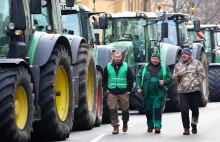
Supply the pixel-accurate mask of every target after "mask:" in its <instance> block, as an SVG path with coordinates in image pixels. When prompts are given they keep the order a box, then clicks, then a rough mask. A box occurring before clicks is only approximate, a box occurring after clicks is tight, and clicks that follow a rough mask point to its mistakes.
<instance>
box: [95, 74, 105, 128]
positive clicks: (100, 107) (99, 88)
mask: <svg viewBox="0 0 220 142" xmlns="http://www.w3.org/2000/svg"><path fill="white" fill-rule="evenodd" d="M96 94H97V96H96V99H97V104H96V110H97V111H96V122H95V127H99V126H100V125H101V124H102V114H103V89H102V75H101V72H99V71H97V93H96Z"/></svg>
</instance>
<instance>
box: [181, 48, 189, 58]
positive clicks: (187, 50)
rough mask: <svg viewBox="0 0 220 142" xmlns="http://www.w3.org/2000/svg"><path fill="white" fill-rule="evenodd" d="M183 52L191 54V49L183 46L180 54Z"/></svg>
mask: <svg viewBox="0 0 220 142" xmlns="http://www.w3.org/2000/svg"><path fill="white" fill-rule="evenodd" d="M183 53H186V54H188V55H190V56H191V55H192V53H191V51H190V49H189V48H184V49H183V50H182V53H181V54H183Z"/></svg>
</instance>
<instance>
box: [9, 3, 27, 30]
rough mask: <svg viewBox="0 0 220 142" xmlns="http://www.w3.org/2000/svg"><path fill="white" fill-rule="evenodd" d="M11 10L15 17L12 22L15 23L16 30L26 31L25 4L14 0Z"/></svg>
mask: <svg viewBox="0 0 220 142" xmlns="http://www.w3.org/2000/svg"><path fill="white" fill-rule="evenodd" d="M11 9H12V15H13V16H12V21H11V22H12V23H14V25H15V29H19V30H25V29H26V19H25V13H24V5H23V2H20V0H14V1H13V4H12V6H11Z"/></svg>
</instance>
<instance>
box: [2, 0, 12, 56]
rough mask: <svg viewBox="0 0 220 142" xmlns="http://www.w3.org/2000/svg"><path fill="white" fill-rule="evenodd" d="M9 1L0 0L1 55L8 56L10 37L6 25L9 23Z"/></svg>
mask: <svg viewBox="0 0 220 142" xmlns="http://www.w3.org/2000/svg"><path fill="white" fill-rule="evenodd" d="M9 16H10V15H9V1H8V0H0V57H1V58H2V57H6V56H7V53H8V41H9V40H8V37H7V35H6V27H7V25H8V24H9V22H10V21H9V20H10V17H9Z"/></svg>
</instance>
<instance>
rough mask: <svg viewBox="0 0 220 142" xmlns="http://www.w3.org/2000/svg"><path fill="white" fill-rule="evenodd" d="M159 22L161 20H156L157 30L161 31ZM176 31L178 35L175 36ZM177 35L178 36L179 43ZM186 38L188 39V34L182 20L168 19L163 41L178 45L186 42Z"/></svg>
mask: <svg viewBox="0 0 220 142" xmlns="http://www.w3.org/2000/svg"><path fill="white" fill-rule="evenodd" d="M161 23H162V21H158V22H157V27H158V31H160V32H161ZM177 30H178V31H177ZM177 32H178V33H179V37H178V36H177ZM177 37H178V38H179V43H178V39H177ZM187 40H188V35H187V30H186V26H185V23H184V21H182V22H178V21H176V22H175V21H174V20H168V38H164V42H165V43H169V44H173V45H178V44H180V45H183V43H185V42H187Z"/></svg>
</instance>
